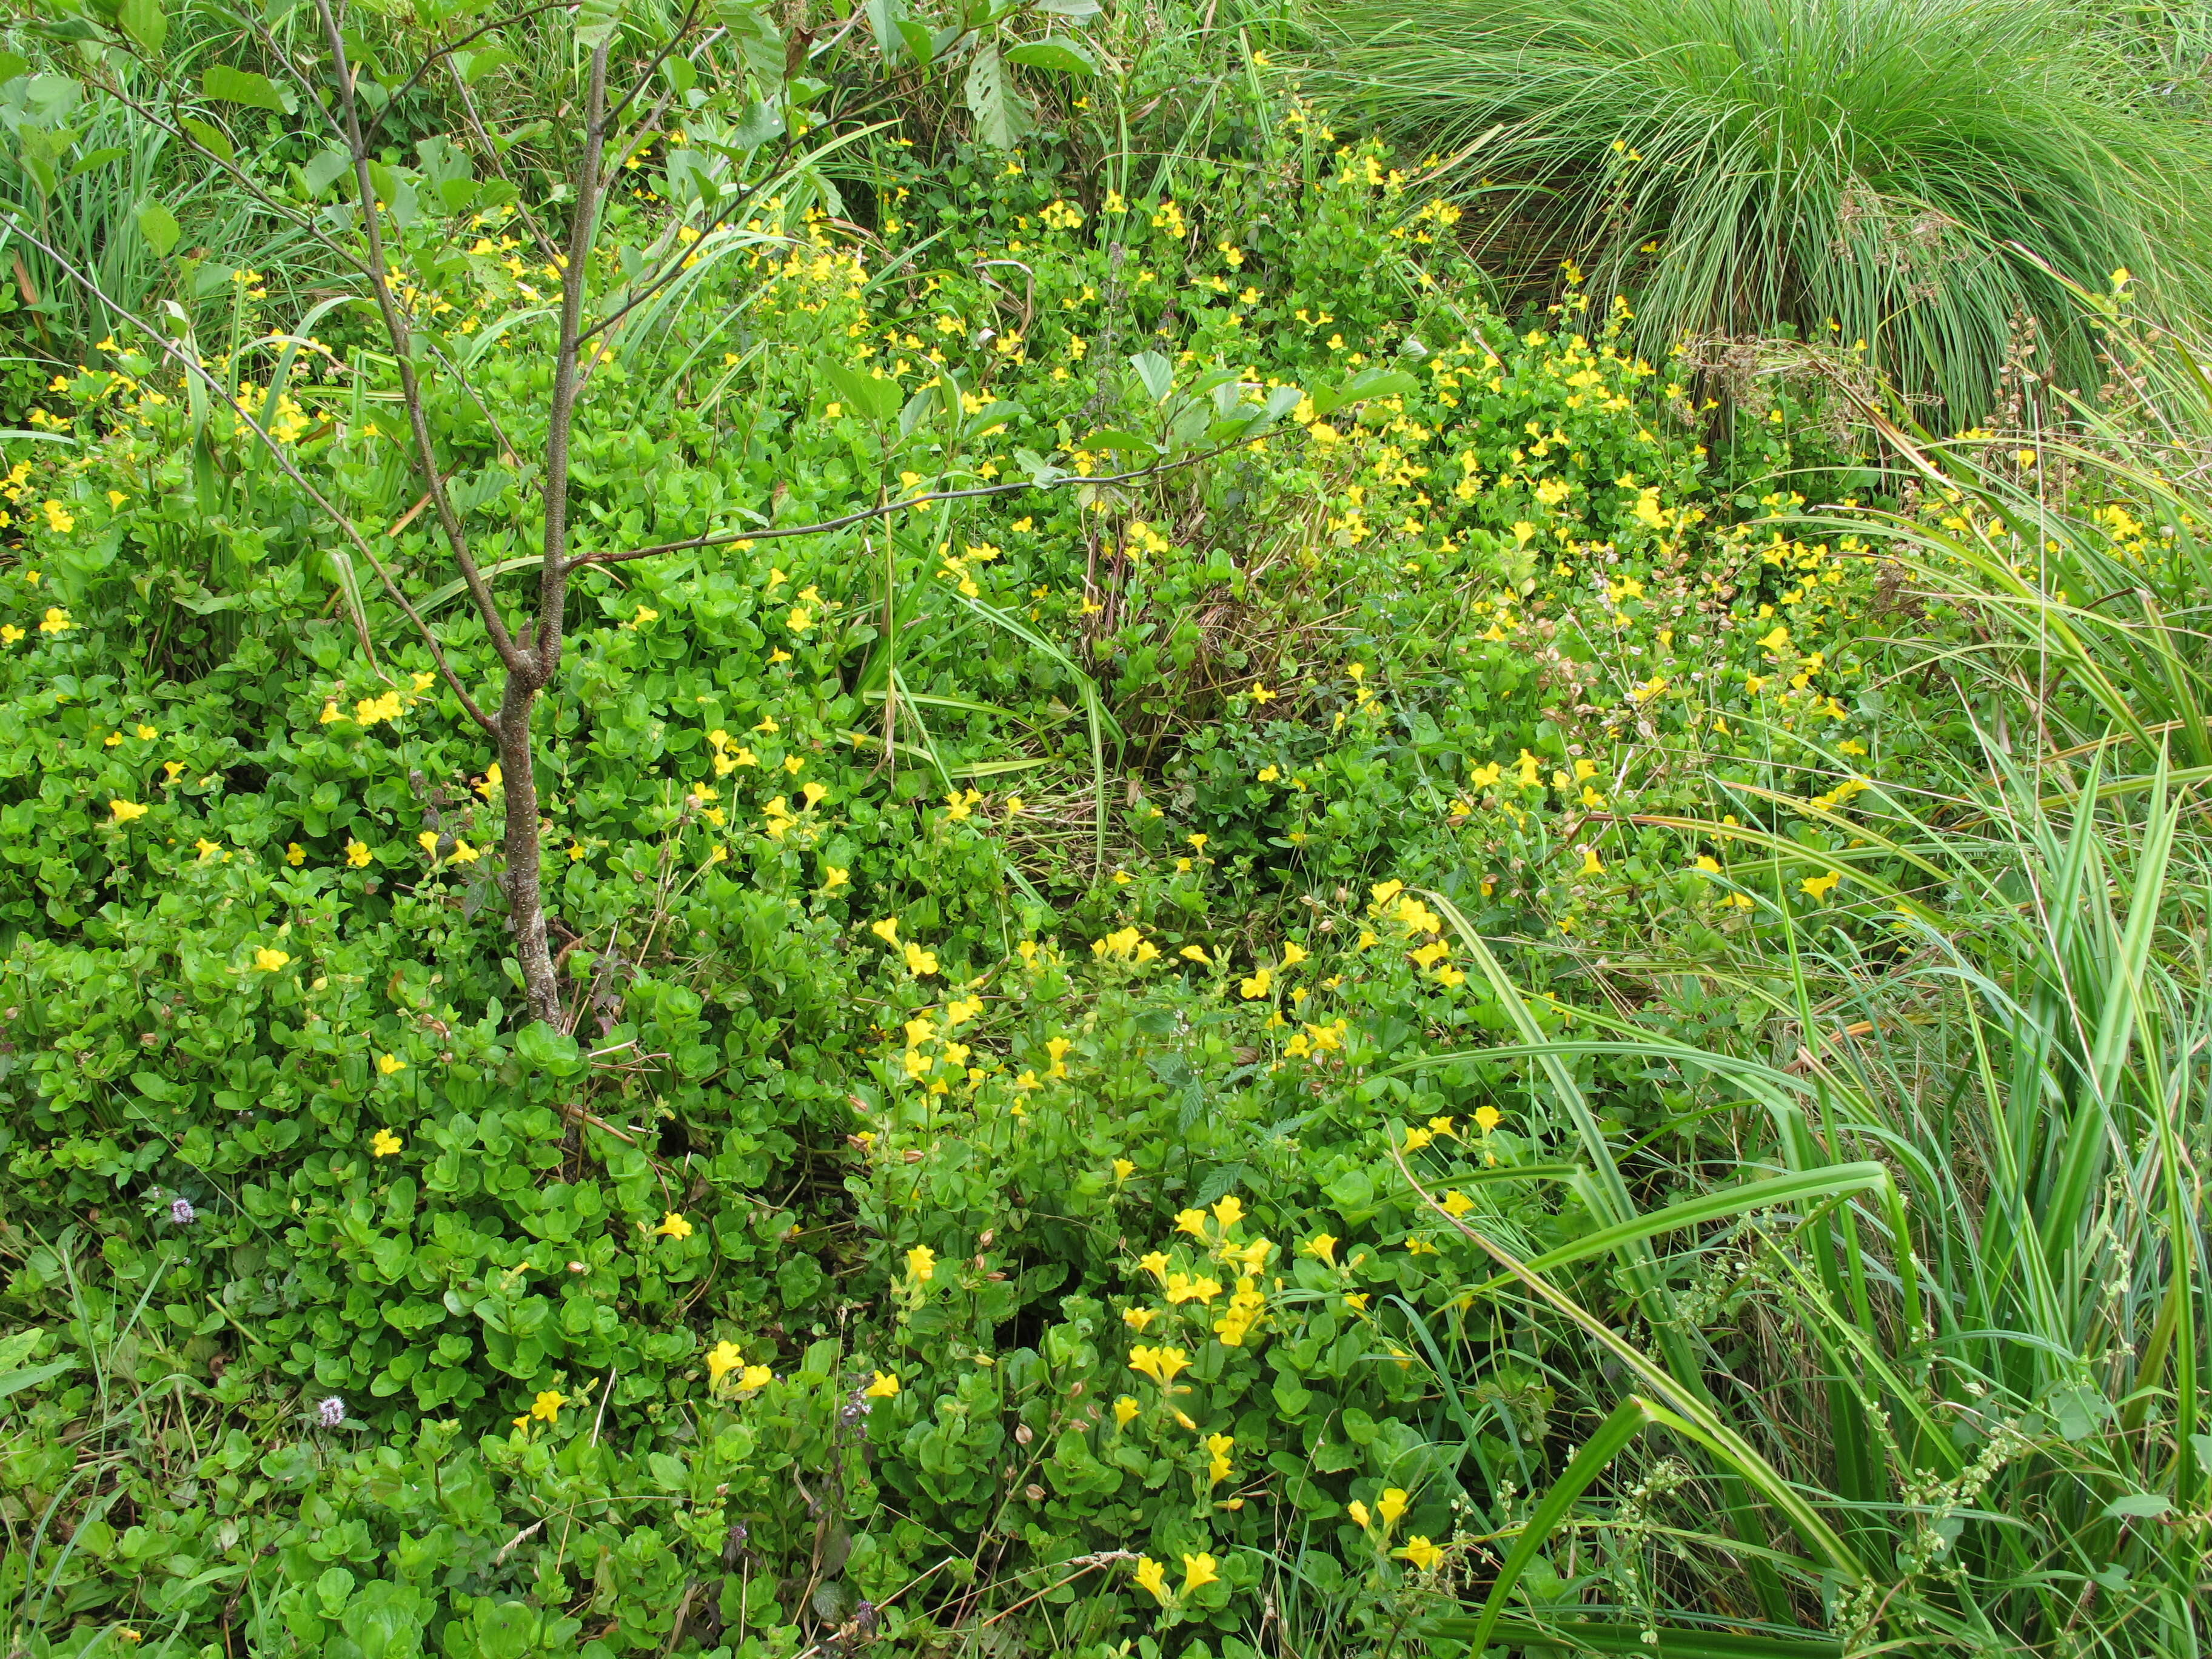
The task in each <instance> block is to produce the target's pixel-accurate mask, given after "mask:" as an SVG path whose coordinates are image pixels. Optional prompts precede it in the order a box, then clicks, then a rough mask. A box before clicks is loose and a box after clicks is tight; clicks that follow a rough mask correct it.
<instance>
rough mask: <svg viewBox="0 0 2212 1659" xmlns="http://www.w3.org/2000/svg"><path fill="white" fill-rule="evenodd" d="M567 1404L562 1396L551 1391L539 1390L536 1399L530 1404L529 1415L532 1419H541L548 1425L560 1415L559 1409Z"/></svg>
mask: <svg viewBox="0 0 2212 1659" xmlns="http://www.w3.org/2000/svg"><path fill="white" fill-rule="evenodd" d="M567 1404H568V1401H567V1400H566V1399H565V1398H564V1397H563V1396H562V1395H557V1394H556V1393H554V1392H553V1390H552V1389H541V1390H540V1391H539V1392H538V1398H537V1399H535V1400H533V1401H531V1402H530V1414H531V1415H532V1417H537V1418H543V1419H544V1420H545V1421H546V1422H548V1423H550V1422H552V1421H554V1420H555V1419H557V1418H558V1417H559V1416H560V1415H561V1407H563V1406H565V1405H567Z"/></svg>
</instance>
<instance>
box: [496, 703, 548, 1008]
mask: <svg viewBox="0 0 2212 1659" xmlns="http://www.w3.org/2000/svg"><path fill="white" fill-rule="evenodd" d="M537 701H538V694H537V692H536V691H534V690H531V689H530V688H529V687H528V686H527V685H526V684H525V683H524V681H523V678H522V677H521V676H520V675H519V674H509V675H508V676H507V691H506V694H505V695H504V696H502V697H501V699H500V705H499V770H500V787H501V789H502V790H503V791H504V792H505V794H506V798H507V836H506V840H505V843H504V846H505V851H506V855H507V917H508V920H509V922H510V924H511V925H512V926H513V928H514V955H515V960H516V961H517V962H519V963H520V964H521V967H522V990H523V995H524V996H525V998H526V999H527V1000H528V1002H529V1004H530V1017H531V1018H532V1019H542V1020H544V1022H545V1023H546V1024H548V1025H550V1026H551V1027H553V1029H554V1030H560V1029H561V984H560V981H559V980H558V978H557V977H556V975H555V974H554V971H553V954H552V952H551V951H550V950H549V949H548V948H547V947H546V943H545V902H544V893H543V884H542V881H541V879H540V872H539V867H538V865H539V848H538V779H537V775H536V772H535V769H534V757H533V756H532V751H531V744H530V714H531V710H532V707H533V706H534V705H535V704H536V703H537Z"/></svg>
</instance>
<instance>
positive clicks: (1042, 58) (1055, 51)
mask: <svg viewBox="0 0 2212 1659" xmlns="http://www.w3.org/2000/svg"><path fill="white" fill-rule="evenodd" d="M1006 61H1007V62H1008V63H1010V64H1027V65H1028V66H1029V67H1030V68H1031V69H1042V70H1058V71H1059V72H1060V74H1062V75H1096V74H1097V73H1098V64H1097V60H1096V59H1094V58H1092V57H1091V54H1090V53H1089V52H1085V50H1084V49H1083V47H1082V46H1080V45H1079V44H1078V43H1077V42H1075V41H1073V40H1069V39H1068V38H1067V37H1066V35H1064V34H1048V35H1047V36H1045V38H1044V39H1043V40H1025V41H1024V42H1023V43H1022V44H1021V45H1020V46H1009V47H1007V48H1006Z"/></svg>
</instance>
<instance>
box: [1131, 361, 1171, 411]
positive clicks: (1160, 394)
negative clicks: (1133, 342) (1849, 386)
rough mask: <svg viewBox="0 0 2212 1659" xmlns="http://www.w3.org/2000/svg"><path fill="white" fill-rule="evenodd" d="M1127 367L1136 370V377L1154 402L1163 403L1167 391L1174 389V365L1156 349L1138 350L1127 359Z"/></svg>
mask: <svg viewBox="0 0 2212 1659" xmlns="http://www.w3.org/2000/svg"><path fill="white" fill-rule="evenodd" d="M1129 367H1130V368H1133V369H1135V370H1136V371H1137V379H1138V380H1140V381H1142V382H1143V383H1144V387H1145V390H1146V392H1148V393H1150V394H1151V396H1152V401H1153V402H1154V403H1156V404H1159V403H1165V402H1166V401H1167V396H1168V393H1169V392H1172V391H1173V390H1175V365H1174V364H1173V363H1171V362H1169V361H1168V360H1167V359H1166V358H1165V357H1164V356H1161V355H1160V354H1159V353H1158V352H1157V351H1140V352H1139V353H1138V354H1137V355H1136V356H1133V357H1132V358H1130V359H1129Z"/></svg>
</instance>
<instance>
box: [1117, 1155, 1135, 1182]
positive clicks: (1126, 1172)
mask: <svg viewBox="0 0 2212 1659" xmlns="http://www.w3.org/2000/svg"><path fill="white" fill-rule="evenodd" d="M1136 1173H1137V1166H1136V1165H1135V1164H1132V1163H1131V1162H1129V1160H1128V1159H1127V1158H1115V1160H1114V1179H1115V1180H1116V1181H1127V1179H1128V1178H1129V1177H1130V1176H1133V1175H1134V1174H1136Z"/></svg>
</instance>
